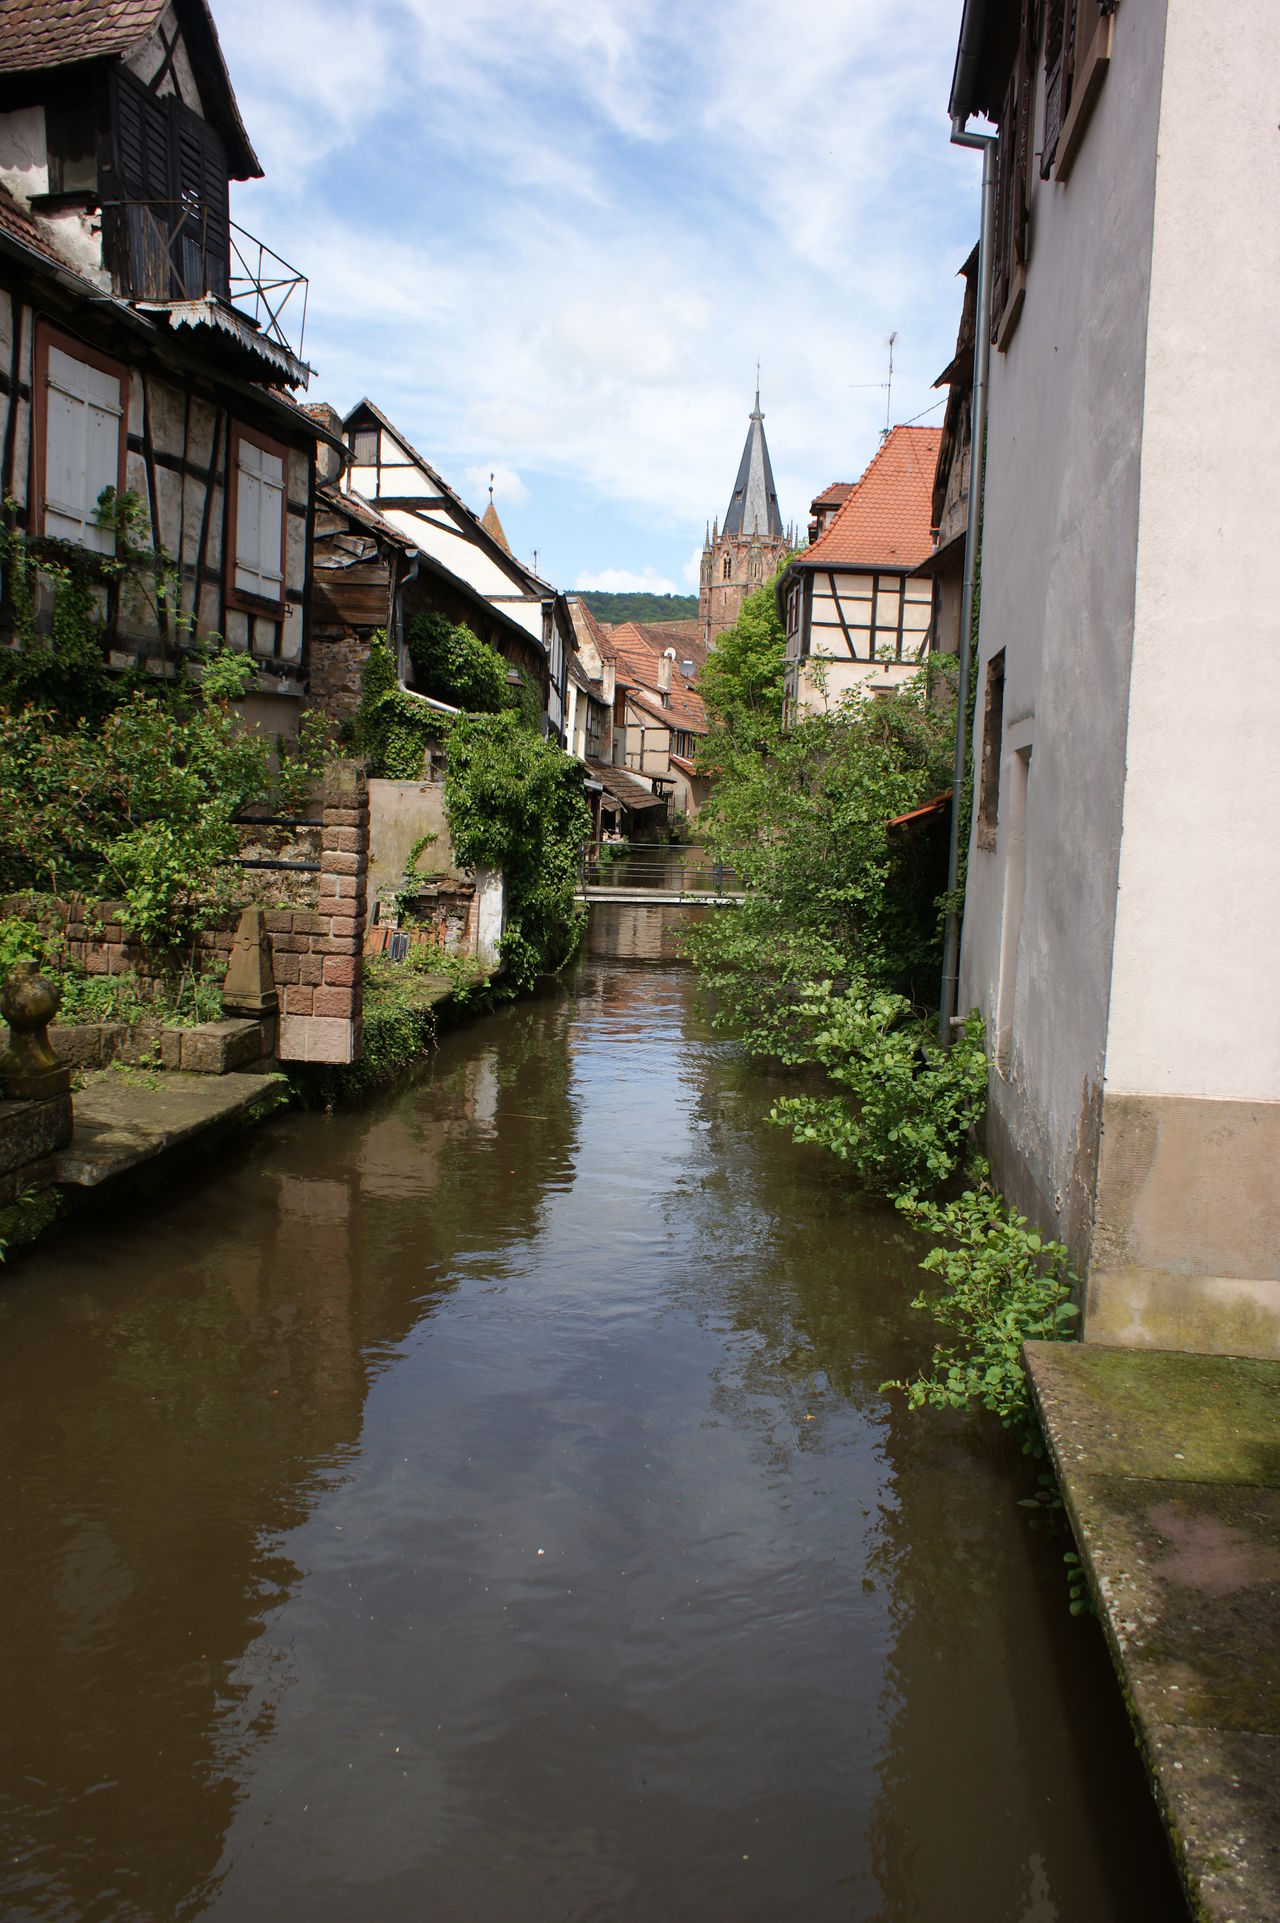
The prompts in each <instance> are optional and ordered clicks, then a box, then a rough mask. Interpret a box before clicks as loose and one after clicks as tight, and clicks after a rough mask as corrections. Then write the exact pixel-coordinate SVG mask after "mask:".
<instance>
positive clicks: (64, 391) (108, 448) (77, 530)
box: [41, 343, 124, 554]
mask: <svg viewBox="0 0 1280 1923" xmlns="http://www.w3.org/2000/svg"><path fill="white" fill-rule="evenodd" d="M121 389H122V382H121V379H120V376H119V375H118V374H113V373H109V372H108V371H107V370H106V369H105V368H102V367H97V366H94V365H92V364H90V363H88V362H85V361H82V360H78V359H76V358H75V357H74V356H73V355H71V354H68V353H66V352H64V350H63V349H62V348H60V347H55V346H53V345H52V343H51V344H50V346H49V350H48V363H47V373H46V376H45V392H44V395H43V397H42V400H43V406H44V408H45V421H44V431H45V438H44V461H43V483H42V488H41V492H42V495H43V500H42V502H41V507H42V510H43V522H44V532H45V533H46V534H50V535H53V536H55V537H56V538H57V539H59V540H63V541H76V542H78V543H79V545H80V546H81V547H87V548H92V549H93V550H94V551H95V552H96V553H98V554H114V552H115V534H114V532H113V531H112V530H111V529H109V528H100V527H99V526H98V524H97V508H98V497H99V495H100V494H101V493H102V491H103V489H104V488H108V487H111V488H115V487H118V486H119V484H120V436H121V429H122V425H123V417H124V402H123V394H122V391H121Z"/></svg>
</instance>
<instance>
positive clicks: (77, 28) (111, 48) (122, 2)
mask: <svg viewBox="0 0 1280 1923" xmlns="http://www.w3.org/2000/svg"><path fill="white" fill-rule="evenodd" d="M166 4H167V0H0V73H23V72H26V71H28V70H30V69H31V68H34V67H65V66H67V65H69V64H70V62H71V61H73V60H97V59H101V58H102V57H103V55H105V54H113V53H127V52H129V51H130V49H131V48H133V47H136V46H138V45H139V43H140V42H141V41H143V40H146V39H148V38H149V36H150V35H151V34H152V33H153V32H154V31H155V27H156V23H157V22H158V21H159V19H160V16H161V14H162V13H163V12H164V10H165V6H166Z"/></svg>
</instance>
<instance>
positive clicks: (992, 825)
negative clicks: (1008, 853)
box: [978, 648, 1004, 849]
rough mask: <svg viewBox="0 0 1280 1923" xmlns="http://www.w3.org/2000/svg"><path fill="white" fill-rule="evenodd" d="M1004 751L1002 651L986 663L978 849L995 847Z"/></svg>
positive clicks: (979, 784) (979, 783)
mask: <svg viewBox="0 0 1280 1923" xmlns="http://www.w3.org/2000/svg"><path fill="white" fill-rule="evenodd" d="M1003 752H1004V649H1003V648H1001V650H1000V652H999V654H993V655H992V657H991V659H990V661H988V663H987V699H986V705H985V707H984V709H983V714H982V771H981V775H980V778H979V782H978V846H979V848H986V849H992V848H994V847H995V845H996V824H997V822H998V821H999V818H1000V757H1001V755H1002V754H1003Z"/></svg>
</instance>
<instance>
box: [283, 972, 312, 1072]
mask: <svg viewBox="0 0 1280 1923" xmlns="http://www.w3.org/2000/svg"><path fill="white" fill-rule="evenodd" d="M314 994H315V990H314V988H304V987H302V986H301V984H299V985H298V986H297V987H293V988H286V989H285V991H284V1012H285V1014H286V1015H309V1014H310V1013H311V998H312V996H313V995H314ZM300 1059H303V1060H305V1057H302V1058H300Z"/></svg>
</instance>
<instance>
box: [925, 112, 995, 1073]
mask: <svg viewBox="0 0 1280 1923" xmlns="http://www.w3.org/2000/svg"><path fill="white" fill-rule="evenodd" d="M951 141H952V145H953V146H956V147H976V148H979V149H981V152H982V221H981V225H980V227H979V229H978V312H977V321H976V326H977V332H976V335H975V339H974V356H973V410H972V418H971V428H970V435H969V521H968V526H967V528H966V531H965V537H964V587H963V590H962V592H961V597H960V684H959V686H958V688H957V689H956V754H955V771H954V775H953V777H952V790H951V795H952V799H951V840H950V846H949V848H948V851H947V894H948V895H949V896H951V897H954V895H955V892H956V888H957V886H958V885H959V880H960V827H961V823H960V795H961V791H962V789H963V787H964V775H965V763H966V760H967V757H968V749H969V742H968V738H967V736H968V731H967V728H966V726H965V723H966V720H967V718H968V713H969V673H970V657H971V655H972V628H973V583H974V574H975V571H976V569H977V564H978V539H979V532H980V529H981V526H982V491H983V483H984V480H985V478H986V442H987V372H988V368H989V365H990V360H991V319H990V312H991V241H992V228H993V227H994V225H995V197H996V165H995V149H996V136H995V135H994V134H971V133H967V132H966V131H965V125H964V117H963V116H961V115H956V116H955V117H954V118H953V120H952V122H951ZM969 826H970V824H969V823H968V822H967V821H966V822H965V823H964V832H965V834H966V835H967V834H968V832H969ZM959 985H960V914H959V910H958V909H957V908H956V907H954V906H952V907H951V908H949V909H948V910H947V918H946V922H945V925H944V930H943V939H942V998H941V1006H940V1007H939V1010H938V1039H939V1041H940V1042H941V1044H942V1046H943V1047H944V1048H950V1046H951V1038H952V1034H953V1032H954V1029H953V1022H954V1018H955V1012H956V997H957V993H958V990H959Z"/></svg>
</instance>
